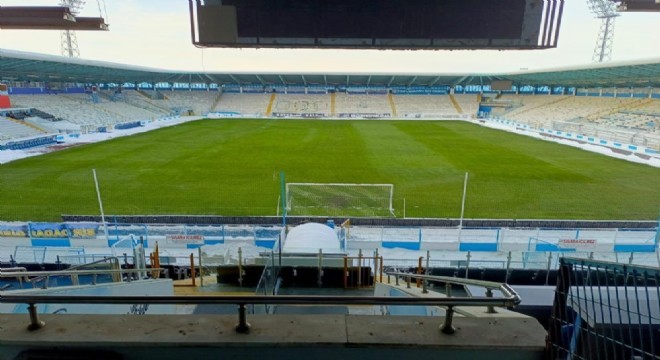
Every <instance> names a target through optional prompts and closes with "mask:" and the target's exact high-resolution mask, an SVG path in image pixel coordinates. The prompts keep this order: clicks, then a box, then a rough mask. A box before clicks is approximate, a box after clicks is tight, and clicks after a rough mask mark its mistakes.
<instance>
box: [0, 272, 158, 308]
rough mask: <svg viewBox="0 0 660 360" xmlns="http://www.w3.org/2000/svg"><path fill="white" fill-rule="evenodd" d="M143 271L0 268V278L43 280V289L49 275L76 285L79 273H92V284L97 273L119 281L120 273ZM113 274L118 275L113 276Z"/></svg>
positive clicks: (3, 296)
mask: <svg viewBox="0 0 660 360" xmlns="http://www.w3.org/2000/svg"><path fill="white" fill-rule="evenodd" d="M12 269H22V268H12ZM162 270H163V269H160V268H156V269H149V271H162ZM143 272H145V269H103V270H70V269H69V270H58V271H5V269H2V272H1V273H0V279H6V278H15V279H18V281H19V282H20V283H21V288H22V282H23V281H25V282H32V286H33V287H36V286H35V283H36V282H37V281H42V280H43V281H44V284H45V285H44V287H43V288H44V289H45V288H47V287H48V283H49V280H50V278H51V277H58V276H68V277H70V278H71V283H72V284H73V285H78V284H79V281H78V277H79V276H81V275H92V285H95V284H96V283H97V281H96V280H97V277H98V276H99V275H112V279H113V282H120V281H121V275H122V274H139V273H143ZM115 275H119V277H118V276H115ZM127 280H128V281H129V282H130V281H131V280H133V278H132V276H128V277H127ZM7 296H9V295H7V292H3V293H2V294H1V295H0V302H3V301H2V300H3V299H4V298H5V297H7Z"/></svg>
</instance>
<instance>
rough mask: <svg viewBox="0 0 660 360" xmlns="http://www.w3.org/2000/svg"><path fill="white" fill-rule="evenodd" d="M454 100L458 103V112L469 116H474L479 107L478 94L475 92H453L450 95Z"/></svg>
mask: <svg viewBox="0 0 660 360" xmlns="http://www.w3.org/2000/svg"><path fill="white" fill-rule="evenodd" d="M451 98H454V99H455V100H456V103H458V106H459V109H457V110H460V111H458V112H459V113H460V114H464V115H469V116H471V117H474V116H476V114H477V110H478V109H479V101H478V96H477V95H476V94H454V95H452V96H451V97H450V99H451Z"/></svg>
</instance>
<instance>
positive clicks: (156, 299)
mask: <svg viewBox="0 0 660 360" xmlns="http://www.w3.org/2000/svg"><path fill="white" fill-rule="evenodd" d="M159 270H160V269H159ZM106 271H108V270H106ZM113 271H115V270H113ZM118 271H124V272H125V271H127V270H118ZM136 271H139V270H136ZM60 273H76V272H75V271H74V272H60ZM84 273H85V274H96V273H99V271H98V270H96V271H85V272H84ZM22 275H24V274H22V273H15V274H13V275H11V276H22ZM39 275H48V274H41V273H39ZM388 275H390V276H395V277H396V278H397V279H398V278H399V277H403V278H405V279H407V280H406V281H407V282H408V283H410V279H411V278H420V279H425V280H433V281H443V282H446V283H451V284H460V285H466V284H472V285H475V286H481V287H484V288H486V290H487V293H488V292H491V291H492V290H493V289H498V290H500V291H501V293H502V295H503V296H502V297H492V293H490V295H488V294H487V296H486V297H431V296H429V297H399V296H394V297H387V296H374V297H368V296H316V295H307V296H299V295H275V296H272V295H250V296H234V295H225V296H203V295H202V296H200V295H195V296H88V295H82V296H80V295H79V296H70V295H62V296H48V295H24V294H20V295H15V294H12V293H10V292H3V293H2V296H0V303H9V304H21V303H22V304H27V305H28V313H29V315H30V323H29V325H28V329H29V330H31V331H35V330H38V329H40V328H42V327H44V326H45V323H44V322H43V321H41V320H40V319H39V314H38V312H37V307H36V305H37V304H54V303H57V304H138V303H139V304H216V305H217V304H236V305H238V324H237V325H236V327H235V330H236V332H239V333H248V332H249V331H250V324H249V323H248V322H247V305H249V304H252V305H280V304H281V305H417V306H443V307H446V308H447V311H446V315H445V318H444V323H443V324H442V325H441V326H440V331H442V332H443V333H445V334H453V333H454V332H455V331H456V328H454V326H453V324H452V321H453V314H454V308H455V307H457V306H466V307H469V306H488V307H493V306H503V307H514V306H516V305H518V304H520V301H521V299H520V296H518V294H517V293H516V292H515V291H514V290H513V289H512V288H511V287H509V285H507V284H501V283H494V282H488V281H479V280H469V279H457V278H451V277H438V276H435V277H429V276H423V275H414V274H404V273H389V274H388ZM397 282H398V280H397Z"/></svg>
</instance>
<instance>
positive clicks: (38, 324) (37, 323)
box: [28, 304, 46, 331]
mask: <svg viewBox="0 0 660 360" xmlns="http://www.w3.org/2000/svg"><path fill="white" fill-rule="evenodd" d="M28 312H29V313H30V325H28V330H29V331H34V330H38V329H41V328H42V327H44V325H46V323H45V322H43V321H41V320H39V313H37V307H36V306H34V304H28Z"/></svg>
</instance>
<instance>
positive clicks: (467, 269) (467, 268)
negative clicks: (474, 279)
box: [465, 251, 472, 279]
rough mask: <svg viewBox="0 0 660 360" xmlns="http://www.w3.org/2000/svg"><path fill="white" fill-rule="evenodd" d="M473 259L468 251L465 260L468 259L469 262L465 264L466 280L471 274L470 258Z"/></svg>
mask: <svg viewBox="0 0 660 360" xmlns="http://www.w3.org/2000/svg"><path fill="white" fill-rule="evenodd" d="M471 257H472V255H470V252H469V251H468V253H467V255H466V256H465V258H466V259H467V261H466V263H465V278H466V279H467V278H468V274H469V272H470V258H471Z"/></svg>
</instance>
